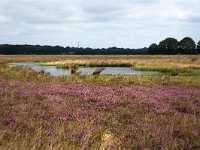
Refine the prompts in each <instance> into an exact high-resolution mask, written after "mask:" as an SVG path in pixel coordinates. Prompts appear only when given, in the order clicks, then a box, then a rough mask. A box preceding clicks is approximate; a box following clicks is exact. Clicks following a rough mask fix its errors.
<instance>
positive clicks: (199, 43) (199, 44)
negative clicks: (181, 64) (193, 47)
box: [197, 41, 200, 54]
mask: <svg viewBox="0 0 200 150" xmlns="http://www.w3.org/2000/svg"><path fill="white" fill-rule="evenodd" d="M197 51H198V53H199V54H200V41H199V42H198V43H197Z"/></svg>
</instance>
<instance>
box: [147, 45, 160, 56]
mask: <svg viewBox="0 0 200 150" xmlns="http://www.w3.org/2000/svg"><path fill="white" fill-rule="evenodd" d="M148 53H149V54H158V53H159V52H158V45H157V44H156V43H153V44H151V45H150V46H149V48H148Z"/></svg>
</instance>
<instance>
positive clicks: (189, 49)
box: [179, 37, 197, 54]
mask: <svg viewBox="0 0 200 150" xmlns="http://www.w3.org/2000/svg"><path fill="white" fill-rule="evenodd" d="M179 52H180V53H181V54H196V53H197V51H196V44H195V42H194V40H193V39H192V38H190V37H185V38H183V39H182V40H181V41H180V43H179Z"/></svg>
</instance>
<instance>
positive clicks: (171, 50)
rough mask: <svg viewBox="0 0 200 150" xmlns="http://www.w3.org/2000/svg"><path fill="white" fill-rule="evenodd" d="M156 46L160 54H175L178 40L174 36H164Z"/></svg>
mask: <svg viewBox="0 0 200 150" xmlns="http://www.w3.org/2000/svg"><path fill="white" fill-rule="evenodd" d="M158 48H159V50H160V51H161V53H162V54H177V52H178V41H177V39H175V38H166V39H165V40H163V41H161V42H160V43H159V45H158Z"/></svg>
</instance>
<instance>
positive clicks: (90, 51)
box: [0, 44, 148, 55]
mask: <svg viewBox="0 0 200 150" xmlns="http://www.w3.org/2000/svg"><path fill="white" fill-rule="evenodd" d="M0 54H4V55H15V54H37V55H142V54H148V48H141V49H129V48H117V47H110V48H101V49H100V48H97V49H94V48H78V47H62V46H40V45H9V44H3V45H0Z"/></svg>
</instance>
